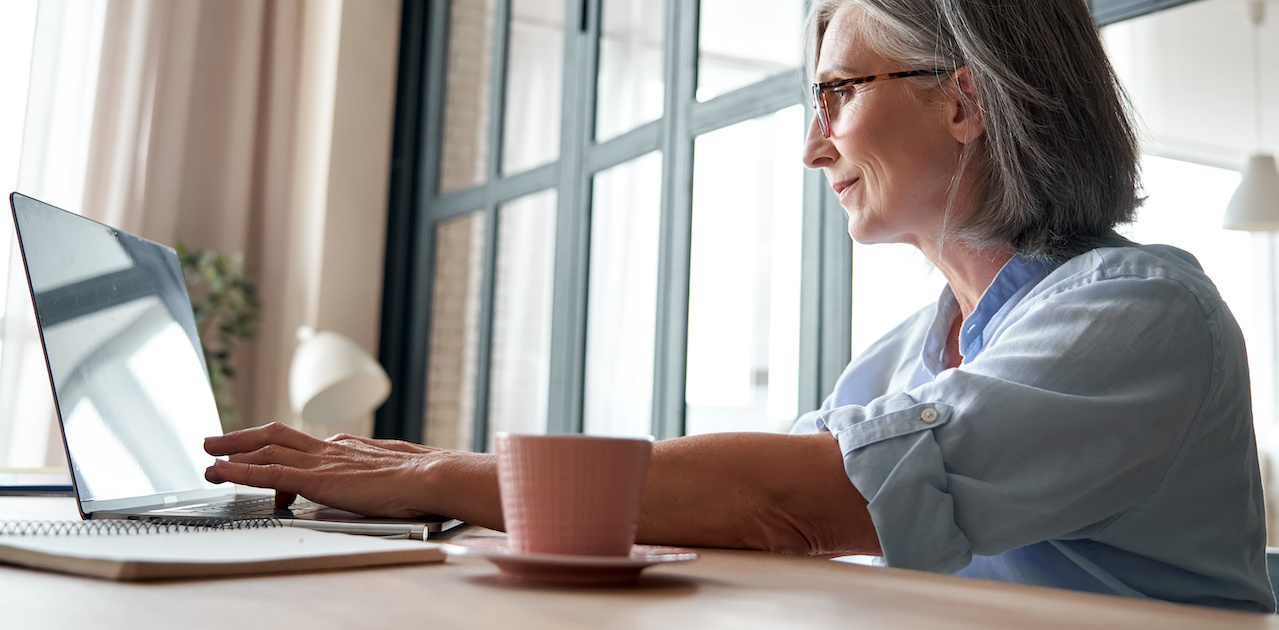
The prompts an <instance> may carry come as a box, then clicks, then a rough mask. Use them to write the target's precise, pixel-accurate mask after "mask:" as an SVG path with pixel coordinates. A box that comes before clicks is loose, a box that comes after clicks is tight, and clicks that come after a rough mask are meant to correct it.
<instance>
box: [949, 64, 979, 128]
mask: <svg viewBox="0 0 1279 630" xmlns="http://www.w3.org/2000/svg"><path fill="white" fill-rule="evenodd" d="M950 80H951V81H952V89H951V90H947V92H948V98H949V102H948V103H947V106H948V113H949V115H950V117H949V120H950V122H949V126H950V134H951V135H952V136H954V138H955V140H957V141H959V142H961V143H964V144H968V143H969V142H972V141H974V140H976V139H977V138H980V137H981V134H982V133H983V132H984V131H985V130H986V124H985V122H984V120H983V119H982V112H981V107H980V106H978V104H977V86H976V85H974V84H973V75H972V72H971V71H969V69H968V66H961V67H960V68H959V69H958V70H955V72H954V73H952V74H951V75H950Z"/></svg>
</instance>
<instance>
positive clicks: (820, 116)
mask: <svg viewBox="0 0 1279 630" xmlns="http://www.w3.org/2000/svg"><path fill="white" fill-rule="evenodd" d="M946 73H947V71H946V70H936V69H933V70H906V71H904V72H889V73H887V74H872V75H870V76H867V77H857V78H855V79H840V80H839V81H827V82H826V83H814V84H813V109H815V110H817V122H818V124H819V125H820V126H821V128H822V136H823V137H826V138H829V137H830V110H831V107H832V106H831V105H829V104H827V102H826V101H827V99H828V97H829V96H830V95H835V96H836V97H837V98H836V99H835V100H836V102H835V104H834V108H835V110H836V111H838V110H839V107H840V106H841V105H843V104H844V103H846V102H847V101H848V99H850V98H852V96H853V94H854V93H855V92H856V90H854V89H853V88H855V87H856V86H858V85H861V84H863V83H870V82H872V81H888V80H891V79H907V78H910V77H926V76H934V75H942V74H946Z"/></svg>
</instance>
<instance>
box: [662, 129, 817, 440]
mask: <svg viewBox="0 0 1279 630" xmlns="http://www.w3.org/2000/svg"><path fill="white" fill-rule="evenodd" d="M804 121H805V112H804V108H803V107H801V106H794V107H789V108H786V109H784V110H781V111H779V112H776V113H774V114H770V115H768V116H764V117H762V118H756V119H754V120H748V121H745V122H742V123H738V124H736V125H733V126H731V127H725V128H724V129H720V130H718V131H714V132H711V133H708V134H705V135H703V136H701V137H699V138H698V139H697V144H696V147H695V149H694V156H695V158H694V163H693V233H692V238H693V241H692V252H691V256H692V258H691V269H690V278H689V316H688V379H687V390H686V392H685V401H686V403H687V415H686V429H687V432H688V433H690V434H693V433H707V432H712V431H750V430H754V431H784V430H788V429H789V428H790V424H791V422H792V421H793V420H794V419H795V417H796V415H797V413H798V386H799V302H800V300H799V297H800V296H799V286H800V239H801V226H802V212H801V207H802V203H801V202H802V199H803V191H802V184H803V168H802V167H801V165H800V162H799V159H800V157H799V156H800V152H801V149H802V146H801V143H802V141H803V139H804V135H803V133H802V131H803V129H804Z"/></svg>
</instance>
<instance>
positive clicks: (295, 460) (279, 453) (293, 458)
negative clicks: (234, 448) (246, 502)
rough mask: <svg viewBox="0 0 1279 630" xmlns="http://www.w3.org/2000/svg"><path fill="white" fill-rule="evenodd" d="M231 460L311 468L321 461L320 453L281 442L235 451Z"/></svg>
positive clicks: (244, 462) (242, 462)
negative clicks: (282, 444)
mask: <svg viewBox="0 0 1279 630" xmlns="http://www.w3.org/2000/svg"><path fill="white" fill-rule="evenodd" d="M230 460H231V461H233V462H236V463H240V464H279V465H282V466H289V467H291V468H302V469H310V468H315V467H316V465H318V464H319V463H320V460H321V455H320V454H319V453H308V452H305V451H299V450H297V449H293V448H289V447H287V446H280V445H279V444H267V445H266V446H263V447H262V448H259V449H257V450H254V451H249V452H247V453H235V454H234V455H231V456H230Z"/></svg>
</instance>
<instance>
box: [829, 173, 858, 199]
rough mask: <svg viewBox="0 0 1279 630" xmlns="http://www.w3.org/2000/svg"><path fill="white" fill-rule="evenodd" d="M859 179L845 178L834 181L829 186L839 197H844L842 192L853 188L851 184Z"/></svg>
mask: <svg viewBox="0 0 1279 630" xmlns="http://www.w3.org/2000/svg"><path fill="white" fill-rule="evenodd" d="M859 181H861V178H853V179H846V180H844V181H842V182H835V183H834V184H831V185H830V187H831V188H833V189H834V190H835V195H836V196H838V197H839V198H840V199H843V198H844V194H845V193H847V192H848V191H849V190H851V189H852V188H853V184H856V183H857V182H859Z"/></svg>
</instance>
